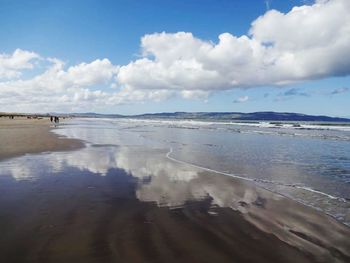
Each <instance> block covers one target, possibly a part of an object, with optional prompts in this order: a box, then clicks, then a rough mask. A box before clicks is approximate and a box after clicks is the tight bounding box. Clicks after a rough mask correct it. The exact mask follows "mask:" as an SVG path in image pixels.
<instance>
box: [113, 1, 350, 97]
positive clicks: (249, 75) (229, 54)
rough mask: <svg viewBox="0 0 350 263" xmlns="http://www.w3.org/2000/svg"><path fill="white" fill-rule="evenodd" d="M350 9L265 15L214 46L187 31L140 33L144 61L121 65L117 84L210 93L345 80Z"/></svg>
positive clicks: (321, 5)
mask: <svg viewBox="0 0 350 263" xmlns="http://www.w3.org/2000/svg"><path fill="white" fill-rule="evenodd" d="M349 12H350V2H349V1H347V0H331V1H317V2H316V3H315V4H313V5H310V6H309V5H304V6H300V7H294V8H293V9H292V10H291V11H290V12H288V13H281V12H279V11H276V10H270V11H267V12H266V13H265V14H264V15H263V16H261V17H259V18H257V19H256V20H255V21H254V22H253V23H252V24H251V28H250V30H249V34H248V35H243V36H239V37H237V36H234V35H232V34H230V33H223V34H221V35H219V37H218V38H219V39H218V42H216V43H213V42H211V41H205V40H202V39H199V38H196V37H195V36H193V35H192V33H186V32H178V33H165V32H163V33H155V34H150V35H145V36H144V37H143V38H142V39H141V48H142V55H143V57H142V58H140V59H137V60H135V61H133V62H131V63H130V64H128V65H125V66H122V67H121V68H120V73H119V74H118V78H117V80H118V82H119V84H120V85H122V86H125V87H128V88H129V89H144V90H147V89H160V88H161V89H164V88H167V89H172V90H187V91H190V90H196V91H199V90H202V91H206V92H209V91H217V90H226V89H232V88H237V87H240V88H242V87H256V86H264V85H285V84H290V83H295V82H299V81H303V80H310V79H319V78H324V77H329V76H342V75H348V74H349V73H350V56H349V55H348V54H350V41H349V37H348V36H349V35H350V16H348V14H349ZM185 94H186V93H185Z"/></svg>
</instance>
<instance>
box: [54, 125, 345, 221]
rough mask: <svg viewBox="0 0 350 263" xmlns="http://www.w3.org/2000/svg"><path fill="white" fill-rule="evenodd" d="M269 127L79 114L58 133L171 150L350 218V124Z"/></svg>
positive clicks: (340, 217) (180, 157)
mask: <svg viewBox="0 0 350 263" xmlns="http://www.w3.org/2000/svg"><path fill="white" fill-rule="evenodd" d="M232 126H234V127H235V130H234V131H233V130H232ZM266 126H267V125H266V124H264V123H263V124H261V125H260V126H259V125H258V124H249V125H247V124H241V125H238V124H237V123H235V124H230V123H228V124H223V123H213V122H211V123H205V122H191V121H155V120H147V121H145V120H120V119H117V120H116V119H104V120H95V121H91V120H79V121H77V122H76V123H75V124H71V125H69V126H67V127H62V128H61V129H59V130H56V132H58V133H60V134H63V135H66V136H69V137H73V138H83V139H85V140H87V141H89V142H91V143H97V144H115V145H125V146H129V145H142V146H147V147H150V148H154V147H156V148H160V149H164V150H166V151H167V152H168V153H169V151H170V150H171V153H169V154H168V157H171V158H174V159H176V160H179V161H181V162H184V163H189V164H192V165H194V166H196V167H197V168H204V170H206V171H208V169H209V170H210V171H216V172H219V173H221V174H226V175H227V174H228V175H232V176H236V177H242V178H246V179H247V180H251V181H254V182H255V183H257V184H258V185H260V186H262V187H264V188H266V189H269V190H271V191H274V192H277V193H280V194H282V195H285V196H288V197H291V198H293V199H295V200H298V201H300V202H302V203H304V204H306V205H309V206H312V207H314V208H315V209H318V210H321V211H323V212H325V213H328V214H330V215H332V216H334V217H335V218H337V219H338V220H339V221H341V222H343V223H345V224H348V225H349V224H350V131H348V126H344V127H343V128H342V127H341V126H325V127H326V128H323V129H321V128H322V127H324V126H316V128H317V129H316V128H315V129H309V130H305V131H304V134H303V136H285V134H286V133H288V134H292V133H296V132H295V130H296V129H299V127H297V128H293V127H290V126H291V125H287V127H286V128H284V129H283V130H284V132H283V134H281V132H279V130H280V127H277V129H276V130H275V129H273V128H271V127H270V128H266ZM305 126H307V127H310V126H312V125H309V124H307V125H306V124H305ZM333 128H334V130H332V129H333ZM266 129H268V130H269V133H266V132H265V131H266ZM336 138H349V140H339V139H336Z"/></svg>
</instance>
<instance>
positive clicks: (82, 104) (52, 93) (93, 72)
mask: <svg viewBox="0 0 350 263" xmlns="http://www.w3.org/2000/svg"><path fill="white" fill-rule="evenodd" d="M47 60H48V61H49V62H50V63H51V64H50V66H49V67H48V69H47V70H46V71H44V72H43V73H41V74H39V75H36V76H35V77H33V78H31V79H28V80H22V79H17V80H9V81H4V82H0V92H1V95H2V96H1V99H0V101H1V106H3V107H4V109H5V110H6V109H8V110H15V111H27V110H29V111H50V110H64V111H71V110H79V109H89V108H90V109H91V107H93V106H97V104H102V102H103V103H105V102H106V103H108V102H109V101H110V94H109V93H108V92H105V91H102V90H92V89H91V87H93V86H95V85H105V84H107V83H108V82H111V81H113V77H114V76H115V74H116V73H117V72H118V69H119V67H118V66H115V65H113V64H112V63H111V62H110V61H109V60H108V59H102V60H100V59H97V60H95V61H92V62H91V63H81V64H78V65H76V66H71V67H69V68H68V69H67V70H65V67H64V63H63V62H62V61H60V60H59V59H53V58H50V59H47Z"/></svg>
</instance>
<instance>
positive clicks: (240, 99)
mask: <svg viewBox="0 0 350 263" xmlns="http://www.w3.org/2000/svg"><path fill="white" fill-rule="evenodd" d="M248 100H249V97H248V96H242V97H239V98H237V99H235V100H234V101H233V102H234V103H242V102H247V101H248Z"/></svg>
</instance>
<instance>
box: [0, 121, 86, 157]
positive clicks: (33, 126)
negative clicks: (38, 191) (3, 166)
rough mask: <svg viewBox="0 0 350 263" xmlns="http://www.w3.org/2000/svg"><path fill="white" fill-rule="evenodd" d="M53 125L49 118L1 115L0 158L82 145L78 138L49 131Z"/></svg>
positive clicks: (62, 149)
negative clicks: (11, 117) (60, 135)
mask: <svg viewBox="0 0 350 263" xmlns="http://www.w3.org/2000/svg"><path fill="white" fill-rule="evenodd" d="M53 126H54V124H53V123H51V122H50V119H49V118H40V119H34V118H30V119H28V118H27V117H16V118H15V119H9V118H8V117H7V116H5V117H1V118H0V138H1V140H0V160H3V159H6V158H10V157H14V156H19V155H23V154H27V153H40V152H46V151H64V150H70V149H72V150H73V149H77V148H79V147H82V146H83V144H82V143H81V142H80V141H78V140H72V139H67V138H60V137H59V136H57V135H56V134H54V133H51V132H49V131H50V130H51V129H52V128H53Z"/></svg>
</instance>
